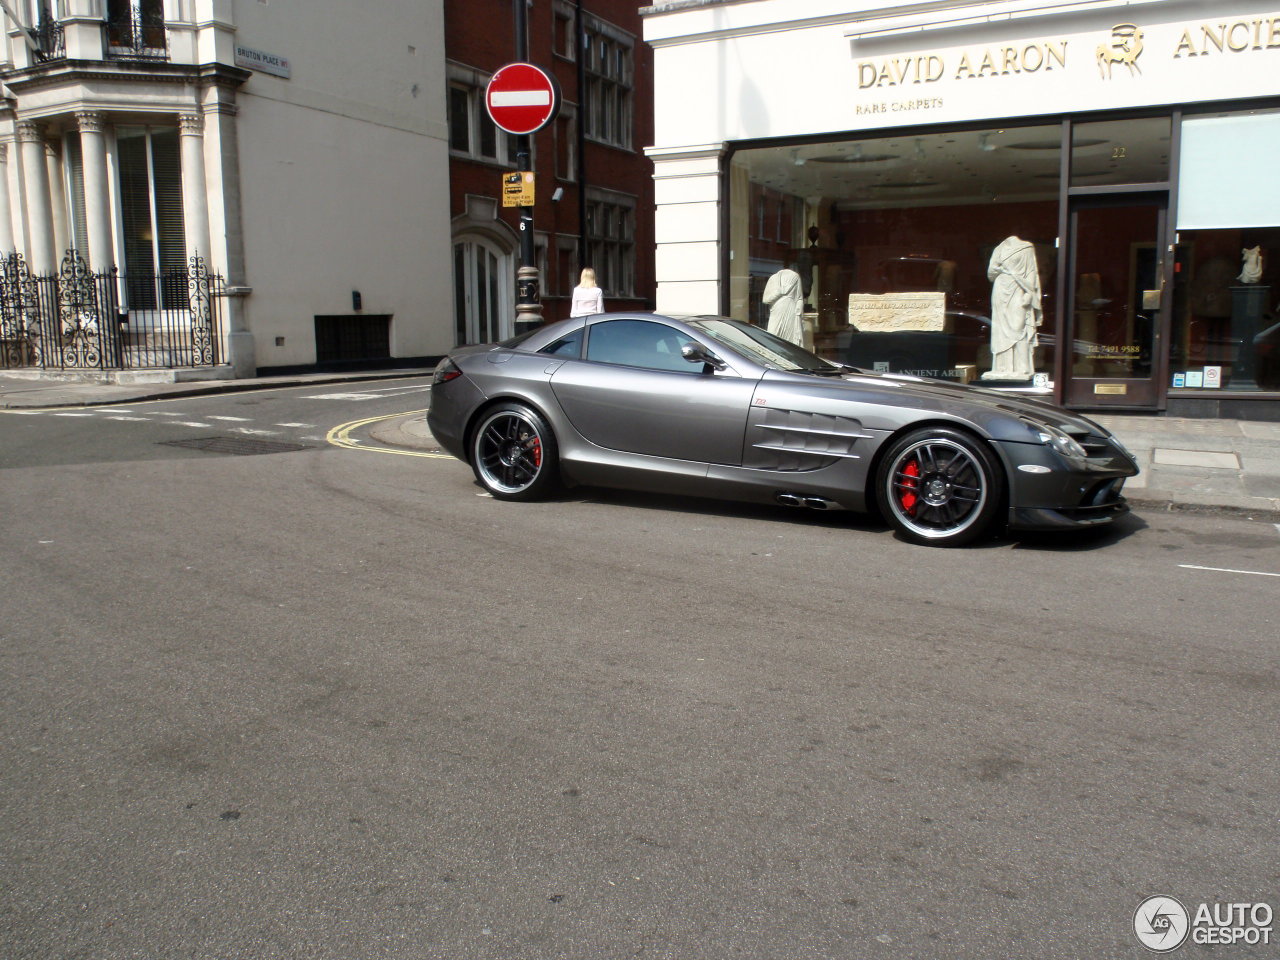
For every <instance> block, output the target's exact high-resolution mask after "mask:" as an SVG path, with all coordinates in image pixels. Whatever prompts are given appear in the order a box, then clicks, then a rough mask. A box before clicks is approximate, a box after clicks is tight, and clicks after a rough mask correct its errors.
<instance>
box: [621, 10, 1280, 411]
mask: <svg viewBox="0 0 1280 960" xmlns="http://www.w3.org/2000/svg"><path fill="white" fill-rule="evenodd" d="M643 14H644V18H645V26H644V35H645V39H646V40H647V41H648V42H649V43H650V44H651V45H652V46H653V48H654V56H655V77H656V83H655V135H654V141H653V146H652V147H651V148H650V150H649V151H648V153H649V155H650V157H651V158H652V159H653V161H654V166H655V179H656V194H655V200H656V205H657V206H656V214H655V224H656V242H657V303H658V307H659V308H660V309H662V310H668V311H674V312H717V313H726V314H728V315H731V316H734V317H738V318H740V319H743V320H752V321H756V322H767V315H768V306H767V305H766V304H764V303H763V302H762V300H761V293H762V291H763V288H764V286H765V284H766V283H767V281H768V278H769V277H771V276H773V275H774V274H776V273H777V272H778V271H780V270H783V269H788V268H789V269H794V270H795V271H796V272H798V273H799V274H800V275H801V277H802V280H803V283H804V288H805V295H806V299H805V304H806V305H805V310H806V322H807V327H808V330H809V336H810V337H811V338H812V341H813V344H814V347H815V348H816V349H817V350H818V351H819V352H821V353H823V354H825V355H827V356H829V357H831V358H833V359H839V360H841V361H844V362H849V363H852V364H855V365H857V366H862V367H866V368H872V369H880V370H889V371H897V372H904V373H916V374H921V375H926V376H938V377H947V378H953V379H958V380H963V381H972V382H982V383H986V384H988V385H991V386H993V387H996V388H998V389H1007V390H1016V391H1021V392H1028V393H1035V394H1040V395H1044V396H1046V397H1049V398H1052V399H1055V400H1057V401H1058V402H1062V403H1065V404H1067V405H1069V406H1072V407H1077V408H1082V409H1102V410H1106V409H1111V410H1121V409H1123V410H1135V411H1165V412H1168V413H1171V414H1182V415H1189V416H1239V417H1249V418H1257V419H1280V323H1278V321H1280V314H1278V311H1277V305H1278V303H1280V184H1277V182H1276V180H1275V178H1274V177H1273V176H1271V175H1270V174H1269V172H1268V171H1269V169H1270V164H1271V158H1273V157H1275V156H1276V155H1277V151H1280V7H1277V6H1276V5H1275V3H1274V2H1267V0H1218V2H1215V3H1214V4H1212V5H1209V6H1206V5H1204V4H1198V3H1190V2H1182V0H1136V2H1135V0H1126V2H1121V0H1115V2H1106V0H1101V2H1092V3H1087V4H1079V3H1074V2H1066V0H989V2H982V0H954V2H937V0H929V2H908V3H902V4H897V5H894V6H892V7H889V6H886V5H884V4H881V3H874V2H867V0H723V2H716V0H698V2H689V0H672V2H668V3H659V4H656V5H654V6H650V7H648V8H646V9H645V10H644V11H643ZM1019 264H1021V266H1019ZM1019 351H1021V354H1019ZM1019 357H1020V359H1017V362H1014V360H1012V359H1011V358H1019Z"/></svg>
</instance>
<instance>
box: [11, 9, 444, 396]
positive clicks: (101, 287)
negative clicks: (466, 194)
mask: <svg viewBox="0 0 1280 960" xmlns="http://www.w3.org/2000/svg"><path fill="white" fill-rule="evenodd" d="M4 22H5V26H6V28H7V34H6V46H5V48H4V52H3V62H0V81H2V82H3V93H4V100H3V101H2V102H0V253H4V254H6V255H7V256H8V259H7V261H6V263H7V265H8V267H7V273H6V276H7V277H8V278H9V282H8V285H7V286H5V287H4V288H3V290H4V294H5V295H4V296H3V297H2V298H0V299H2V300H3V304H4V306H5V309H6V313H5V331H4V339H5V345H6V357H7V363H8V365H9V366H13V365H20V364H22V363H24V362H25V363H31V362H35V361H39V362H40V363H41V364H47V363H49V362H50V361H51V360H55V359H57V357H58V356H60V355H61V354H63V353H64V352H65V353H67V355H68V356H70V357H71V362H70V363H69V364H68V362H67V361H66V360H65V359H64V360H62V361H60V365H61V366H62V367H63V368H66V367H67V366H68V365H69V366H71V367H75V366H77V365H81V364H79V363H78V362H77V358H78V359H79V360H84V357H85V356H86V355H84V354H78V355H76V356H71V354H70V351H69V349H68V343H69V342H70V340H71V339H73V336H83V335H85V334H86V333H90V334H92V335H93V336H96V337H99V338H100V339H101V338H103V337H105V335H106V333H107V332H108V331H109V332H111V333H112V336H113V337H114V338H115V339H113V340H111V342H110V344H109V345H104V344H107V341H106V340H102V342H101V343H100V344H99V346H100V347H101V349H99V350H98V351H97V352H96V353H93V354H91V355H89V356H90V357H91V359H93V360H94V361H96V366H97V367H99V368H121V369H125V368H129V367H131V366H145V367H170V368H175V367H187V366H201V365H203V366H210V365H212V366H214V367H215V368H216V369H217V370H218V372H219V373H220V374H221V375H226V374H227V373H234V375H237V376H247V375H252V374H253V373H254V371H256V370H261V369H271V368H288V367H306V366H313V365H317V364H319V365H341V364H354V363H370V362H375V361H389V360H391V359H392V358H396V357H405V358H408V357H430V356H439V355H441V354H443V353H444V352H445V351H446V350H447V349H448V348H449V347H450V346H452V323H451V318H450V316H449V314H448V311H447V308H442V307H441V304H447V303H448V299H449V290H450V283H449V273H448V269H449V265H448V257H447V253H448V248H447V246H446V244H445V238H447V236H448V202H447V199H446V198H447V193H448V125H447V122H446V114H445V70H444V49H443V39H442V38H443V7H442V3H441V2H440V0H436V2H425V3H424V2H422V0H393V2H386V3H379V4H375V5H373V6H365V7H361V8H359V9H357V8H354V7H352V6H351V5H350V4H346V3H341V2H337V0H323V2H317V0H306V2H304V0H271V2H270V3H268V2H267V0H9V2H8V3H7V4H6V14H5V17H4ZM205 271H207V273H208V274H209V275H210V276H211V277H216V278H220V280H221V283H220V285H218V286H217V287H216V288H214V289H213V296H212V298H210V299H209V300H208V301H207V302H206V303H205V304H204V306H202V307H197V300H196V299H195V298H189V297H188V296H187V294H186V292H185V291H186V290H187V287H188V284H194V285H196V286H198V285H199V283H200V282H201V278H202V277H203V274H204V272H205ZM86 276H88V277H91V278H92V279H93V281H94V282H95V283H96V291H93V290H90V288H89V287H88V286H85V285H84V284H83V283H80V282H79V280H77V278H80V280H82V279H83V278H84V277H86ZM41 277H52V278H53V280H52V281H51V282H53V283H54V285H55V286H54V287H51V288H50V289H54V288H55V287H56V291H57V298H58V302H59V303H60V304H61V308H60V309H61V313H59V314H57V315H56V316H54V317H52V318H50V317H49V316H42V315H41V308H37V307H34V306H32V304H33V303H35V301H36V299H38V298H37V297H35V295H34V294H25V293H23V291H24V290H26V289H28V286H24V284H28V282H29V278H41ZM77 284H79V285H77ZM29 289H30V290H36V289H37V287H36V286H35V285H34V283H32V284H30V285H29ZM192 289H195V287H194V286H193V287H192ZM69 291H70V292H69ZM86 291H88V292H86ZM72 301H74V309H73V310H71V311H70V312H68V310H67V304H68V302H72ZM208 307H212V308H213V310H214V311H215V312H216V314H217V315H218V317H219V325H218V326H217V327H216V328H215V329H212V335H213V341H214V342H213V343H212V344H211V345H209V346H210V348H209V350H208V351H206V352H204V353H201V352H200V351H196V352H195V353H194V354H193V353H192V352H191V350H190V349H189V348H190V345H191V341H192V339H193V338H199V337H201V336H204V335H205V334H203V333H201V317H200V312H201V310H202V309H206V308H208ZM57 309H59V308H54V312H55V313H57ZM175 317H176V318H178V319H177V321H176V323H175V321H174V318H175ZM205 319H207V318H205ZM118 331H124V333H123V335H122V336H118V335H117V334H118ZM207 332H208V329H206V331H205V333H207ZM37 335H38V336H37ZM23 336H25V337H27V338H28V339H27V342H26V343H25V344H21V345H15V343H16V338H18V337H23ZM39 337H43V338H44V339H43V340H40V339H39ZM51 345H52V346H51ZM83 365H85V366H94V365H95V363H88V362H86V363H84V364H83Z"/></svg>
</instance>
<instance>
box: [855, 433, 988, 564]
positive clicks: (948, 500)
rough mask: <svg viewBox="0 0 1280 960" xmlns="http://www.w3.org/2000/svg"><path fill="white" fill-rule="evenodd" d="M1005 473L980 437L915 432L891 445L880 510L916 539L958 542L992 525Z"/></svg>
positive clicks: (904, 533)
mask: <svg viewBox="0 0 1280 960" xmlns="http://www.w3.org/2000/svg"><path fill="white" fill-rule="evenodd" d="M1002 484H1003V477H1002V474H1001V472H1000V468H999V466H998V465H997V463H996V462H995V458H994V457H993V456H992V454H991V453H990V452H989V451H988V450H987V449H986V447H985V446H984V445H983V444H982V442H981V441H979V440H977V439H975V438H972V437H970V436H969V435H968V434H965V433H961V432H960V431H958V430H951V429H947V428H944V427H939V428H929V429H923V430H916V431H914V432H912V433H909V434H907V435H906V436H904V437H902V438H901V439H899V440H898V441H896V442H895V443H894V444H893V446H892V447H891V448H890V449H889V451H888V453H887V454H886V456H885V458H884V460H883V461H881V464H880V471H879V479H878V481H877V484H876V493H877V498H878V500H879V503H880V508H881V510H882V511H883V512H884V515H885V516H886V517H887V518H888V519H889V522H890V523H891V524H893V526H894V527H896V528H897V530H898V532H899V533H901V534H902V536H903V537H904V538H905V539H907V540H910V541H911V542H912V543H921V544H930V545H934V546H949V547H950V546H959V545H960V544H964V543H969V542H970V541H972V540H974V539H975V538H977V537H978V536H980V535H981V534H982V533H983V532H984V531H985V530H987V529H988V528H989V527H990V526H991V522H992V520H993V519H994V517H995V514H996V511H997V510H998V509H999V507H1000V494H1001V489H1002Z"/></svg>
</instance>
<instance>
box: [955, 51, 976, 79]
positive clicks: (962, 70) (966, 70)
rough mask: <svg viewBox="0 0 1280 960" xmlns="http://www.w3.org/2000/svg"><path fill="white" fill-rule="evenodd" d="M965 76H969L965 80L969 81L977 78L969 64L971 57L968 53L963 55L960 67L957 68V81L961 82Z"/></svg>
mask: <svg viewBox="0 0 1280 960" xmlns="http://www.w3.org/2000/svg"><path fill="white" fill-rule="evenodd" d="M965 74H968V76H967V77H966V78H965V79H967V80H972V79H973V78H974V77H975V76H976V74H975V73H974V72H973V67H972V66H971V65H970V63H969V55H968V54H967V53H966V54H962V55H961V57H960V66H958V67H956V79H957V80H959V79H960V78H961V77H964V76H965Z"/></svg>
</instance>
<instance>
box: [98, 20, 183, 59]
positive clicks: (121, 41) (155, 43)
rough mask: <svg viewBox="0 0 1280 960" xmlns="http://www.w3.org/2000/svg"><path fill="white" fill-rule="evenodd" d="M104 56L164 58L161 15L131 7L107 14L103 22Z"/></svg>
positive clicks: (166, 52)
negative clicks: (115, 14)
mask: <svg viewBox="0 0 1280 960" xmlns="http://www.w3.org/2000/svg"><path fill="white" fill-rule="evenodd" d="M106 34H107V35H106V41H107V56H108V57H109V58H110V59H112V60H168V59H169V44H168V39H167V35H166V33H165V29H164V18H163V17H162V16H157V15H155V14H153V13H144V12H142V11H141V10H138V9H134V10H132V11H131V12H130V13H128V14H125V15H121V16H115V17H111V18H109V19H108V20H107V25H106Z"/></svg>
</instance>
